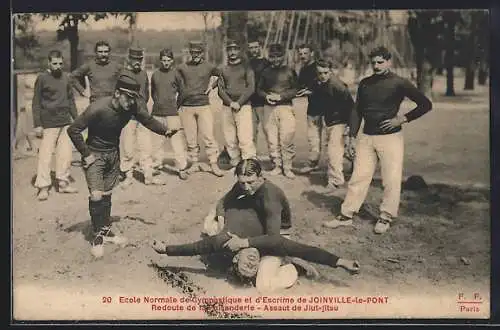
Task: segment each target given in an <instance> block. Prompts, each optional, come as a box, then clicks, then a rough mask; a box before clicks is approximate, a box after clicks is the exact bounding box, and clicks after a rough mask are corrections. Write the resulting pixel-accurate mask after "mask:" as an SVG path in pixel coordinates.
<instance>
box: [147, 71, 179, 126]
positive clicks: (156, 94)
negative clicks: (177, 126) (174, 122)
mask: <svg viewBox="0 0 500 330" xmlns="http://www.w3.org/2000/svg"><path fill="white" fill-rule="evenodd" d="M179 80H180V77H179V76H178V72H177V70H176V69H175V68H170V69H169V70H164V69H159V70H156V71H155V72H154V73H153V75H152V77H151V97H152V98H153V102H154V103H153V112H152V115H153V116H159V117H166V116H177V114H178V113H177V109H178V106H177V100H176V93H178V91H179V83H180V81H179Z"/></svg>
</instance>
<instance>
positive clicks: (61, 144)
mask: <svg viewBox="0 0 500 330" xmlns="http://www.w3.org/2000/svg"><path fill="white" fill-rule="evenodd" d="M48 58H49V60H48V66H49V67H48V70H47V71H46V72H43V73H41V74H39V75H38V77H37V79H36V82H35V90H34V94H33V103H32V109H33V125H34V127H35V134H36V135H37V136H38V137H42V142H41V143H40V147H39V150H38V168H37V175H36V181H35V187H37V188H38V194H37V198H38V200H39V201H44V200H46V199H47V198H48V197H49V188H50V186H51V185H52V180H51V177H50V164H51V161H52V154H53V153H54V151H55V152H56V155H55V156H56V159H55V160H56V161H55V167H56V168H55V170H56V171H55V172H56V180H57V183H56V184H57V186H56V188H57V189H58V191H59V192H60V193H76V192H78V191H77V189H76V188H74V187H72V186H70V181H69V177H70V169H71V158H72V152H73V150H72V146H71V141H70V139H69V137H68V134H67V132H66V129H67V128H68V126H69V124H71V122H72V120H73V119H75V118H76V117H77V115H78V113H77V110H76V104H75V99H74V96H73V91H72V84H71V81H70V78H69V77H68V75H67V74H66V73H63V71H62V67H63V56H62V53H61V52H60V51H58V50H53V51H51V52H50V53H49V56H48Z"/></svg>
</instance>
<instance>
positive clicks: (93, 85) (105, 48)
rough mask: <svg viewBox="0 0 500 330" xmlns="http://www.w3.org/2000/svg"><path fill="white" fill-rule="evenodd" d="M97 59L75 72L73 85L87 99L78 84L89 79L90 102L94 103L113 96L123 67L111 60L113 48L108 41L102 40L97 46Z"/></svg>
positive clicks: (95, 48)
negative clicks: (81, 80)
mask: <svg viewBox="0 0 500 330" xmlns="http://www.w3.org/2000/svg"><path fill="white" fill-rule="evenodd" d="M94 51H95V59H94V60H93V61H90V62H88V63H85V64H83V65H82V66H80V67H79V68H77V69H76V70H74V71H73V72H71V77H73V84H74V86H75V88H76V89H77V90H78V91H79V92H80V94H81V96H84V97H87V95H85V92H84V88H83V87H82V86H81V85H80V83H79V82H78V80H79V79H83V78H85V77H88V79H89V82H90V97H89V102H90V103H93V102H95V101H97V100H98V99H99V98H101V97H106V96H111V95H113V92H114V89H115V85H116V80H117V79H118V76H119V73H120V71H121V70H122V68H123V65H121V64H119V63H118V62H116V61H111V60H110V58H109V55H110V52H111V46H110V45H109V43H108V42H107V41H104V40H100V41H98V42H97V43H96V44H95V47H94Z"/></svg>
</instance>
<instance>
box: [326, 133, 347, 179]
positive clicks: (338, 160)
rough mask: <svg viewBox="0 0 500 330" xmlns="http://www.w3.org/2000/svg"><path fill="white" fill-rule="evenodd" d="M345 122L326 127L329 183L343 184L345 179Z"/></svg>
mask: <svg viewBox="0 0 500 330" xmlns="http://www.w3.org/2000/svg"><path fill="white" fill-rule="evenodd" d="M345 128H346V125H345V124H336V125H332V126H327V127H326V135H327V141H328V147H327V152H328V172H327V175H328V183H331V184H334V185H336V186H342V185H343V184H344V183H345V179H344V131H345Z"/></svg>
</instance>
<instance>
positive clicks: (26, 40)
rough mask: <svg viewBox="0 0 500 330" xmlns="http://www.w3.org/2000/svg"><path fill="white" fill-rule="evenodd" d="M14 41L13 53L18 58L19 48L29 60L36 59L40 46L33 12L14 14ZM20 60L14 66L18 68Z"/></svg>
mask: <svg viewBox="0 0 500 330" xmlns="http://www.w3.org/2000/svg"><path fill="white" fill-rule="evenodd" d="M12 23H13V25H14V26H13V29H12V31H14V43H13V47H14V49H13V54H14V57H15V58H16V57H17V56H16V53H17V50H18V49H19V50H21V52H22V54H23V56H24V57H25V58H26V59H28V60H31V61H32V60H35V49H36V48H38V47H40V43H39V42H38V38H37V35H36V32H35V30H34V28H33V25H34V24H33V17H32V15H31V14H15V15H14V16H13V20H12ZM18 66H19V63H18V61H15V62H14V68H15V69H18V68H19V67H18Z"/></svg>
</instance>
